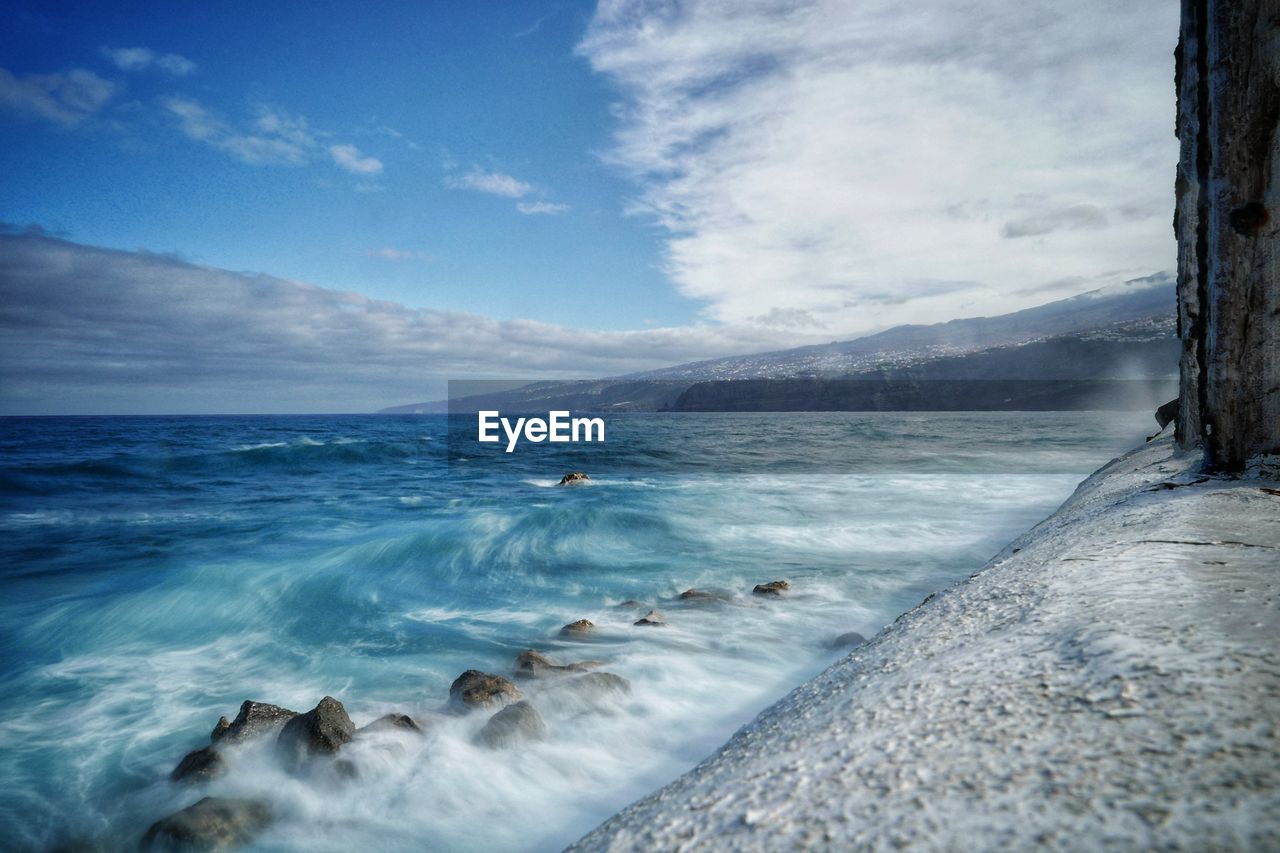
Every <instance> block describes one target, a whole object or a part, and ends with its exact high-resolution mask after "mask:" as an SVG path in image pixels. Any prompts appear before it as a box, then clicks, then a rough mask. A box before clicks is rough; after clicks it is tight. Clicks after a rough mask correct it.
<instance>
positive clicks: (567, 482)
mask: <svg viewBox="0 0 1280 853" xmlns="http://www.w3.org/2000/svg"><path fill="white" fill-rule="evenodd" d="M589 482H591V478H590V477H588V476H587V475H586V474H584V473H582V472H581V471H570V472H569V473H568V474H565V475H564V476H563V477H561V478H560V483H559V485H561V486H576V485H578V484H579V483H589Z"/></svg>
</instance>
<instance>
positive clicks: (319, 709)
mask: <svg viewBox="0 0 1280 853" xmlns="http://www.w3.org/2000/svg"><path fill="white" fill-rule="evenodd" d="M355 734H356V727H355V725H354V724H353V723H352V722H351V718H350V717H348V716H347V709H346V708H344V707H342V703H341V702H339V701H338V700H337V699H334V698H333V697H332V696H326V697H324V698H323V699H321V700H320V704H318V705H316V706H315V707H314V708H312V709H311V710H310V711H308V712H307V713H305V714H298V715H297V716H295V717H293V718H292V719H291V720H289V722H287V723H285V724H284V728H283V729H281V730H280V735H279V737H277V738H276V751H277V752H278V753H279V755H280V758H281V760H282V761H283V762H284V765H285V767H287V768H289V769H291V770H293V769H297V768H298V767H300V766H301V765H302V764H303V763H305V762H306V760H307V759H308V758H310V757H311V756H313V755H324V754H332V753H335V752H337V751H338V750H339V749H341V748H342V745H343V744H346V743H350V742H351V740H352V738H354V737H355Z"/></svg>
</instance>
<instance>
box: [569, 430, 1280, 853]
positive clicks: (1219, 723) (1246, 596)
mask: <svg viewBox="0 0 1280 853" xmlns="http://www.w3.org/2000/svg"><path fill="white" fill-rule="evenodd" d="M1199 463H1200V455H1199V454H1198V453H1193V452H1183V451H1178V450H1176V449H1175V447H1174V445H1173V443H1172V441H1171V440H1170V439H1160V440H1158V441H1155V442H1153V443H1152V444H1150V445H1148V446H1146V447H1143V448H1140V449H1138V450H1135V451H1133V452H1131V453H1130V454H1128V455H1126V456H1124V457H1121V458H1120V459H1118V460H1115V461H1114V462H1112V463H1111V464H1109V465H1107V466H1106V467H1104V468H1103V469H1101V470H1100V471H1098V472H1097V473H1096V474H1094V475H1093V476H1092V477H1090V478H1089V479H1088V480H1086V481H1085V482H1084V483H1082V484H1081V486H1080V487H1079V488H1078V489H1077V491H1076V493H1075V495H1074V496H1073V497H1072V498H1071V499H1070V500H1069V501H1068V502H1067V503H1066V504H1064V505H1063V507H1062V508H1061V509H1059V510H1058V512H1057V513H1055V514H1054V515H1053V516H1051V517H1050V518H1048V519H1046V520H1045V521H1044V522H1042V523H1041V524H1039V525H1037V526H1036V527H1035V528H1034V529H1033V530H1031V531H1030V532H1028V533H1027V534H1025V535H1024V536H1023V537H1021V538H1020V539H1018V540H1017V541H1015V542H1014V543H1012V544H1011V545H1009V546H1008V547H1007V548H1006V549H1005V550H1004V551H1003V552H1001V553H1000V554H999V555H997V556H996V557H995V558H993V559H992V560H991V561H990V562H989V563H988V564H987V566H985V567H984V568H983V569H982V570H981V571H979V572H978V573H976V574H975V575H973V576H972V577H971V578H970V579H969V580H968V581H966V582H964V583H961V584H959V585H957V586H955V587H953V588H951V589H949V590H947V591H945V592H943V593H940V594H937V595H936V596H930V597H929V598H928V599H926V600H925V602H924V603H922V604H921V605H920V606H918V607H917V608H915V609H914V610H912V611H910V612H909V613H906V614H904V615H903V616H902V617H900V618H899V619H898V620H897V621H896V622H895V623H894V624H893V625H891V626H890V627H889V628H886V629H885V630H884V631H883V632H881V634H880V635H878V636H877V637H875V638H874V639H873V640H872V641H871V642H869V643H867V644H866V645H862V646H860V647H859V648H857V649H856V650H855V651H854V652H853V653H851V654H850V655H848V656H847V657H845V658H844V659H843V660H841V661H840V662H838V663H837V664H835V665H833V666H832V667H831V668H829V669H828V670H827V671H825V672H824V673H822V674H821V675H819V676H818V677H816V678H814V679H813V680H811V681H809V682H808V683H806V684H804V685H802V686H801V687H799V688H798V689H796V690H795V691H794V692H792V693H791V694H790V695H788V696H787V697H786V698H784V699H783V700H781V701H780V702H778V703H777V704H775V705H774V706H772V707H771V708H769V709H767V710H766V711H765V712H764V713H762V714H761V715H760V716H759V717H758V718H757V719H756V720H755V721H753V722H752V723H751V724H749V725H747V726H746V727H744V728H743V729H741V730H740V731H739V732H738V733H737V734H736V735H735V736H734V737H733V738H732V739H731V740H730V741H729V742H728V743H727V744H725V745H724V746H723V747H722V748H721V749H720V750H719V751H718V752H717V753H715V754H714V755H713V756H711V757H710V758H708V759H706V760H705V761H704V762H703V763H702V764H700V765H699V766H698V767H696V768H695V769H694V770H692V771H690V772H689V773H687V774H685V775H684V776H682V777H680V778H679V779H677V780H676V781H674V782H672V783H671V784H669V785H667V786H666V787H664V788H662V789H660V790H658V791H656V792H655V793H653V794H651V795H649V796H648V797H646V798H644V799H642V800H640V801H639V802H637V803H635V804H633V805H632V806H630V807H628V808H627V809H625V810H623V811H622V812H620V813H619V814H617V815H615V816H614V817H613V818H611V819H609V820H608V821H606V822H605V823H604V824H602V825H601V826H600V827H599V828H597V829H596V830H595V831H593V832H591V833H590V834H588V835H587V836H585V837H584V838H583V839H581V840H580V841H579V842H578V843H577V844H576V845H574V846H573V847H572V848H571V849H573V850H582V851H587V850H590V851H599V850H614V851H622V850H654V849H661V850H668V849H679V850H700V849H707V850H711V849H714V850H757V849H760V850H763V849H795V848H809V847H818V848H822V849H829V848H835V849H890V848H899V847H902V846H911V847H913V848H923V849H960V848H965V847H973V846H977V847H982V848H993V847H1001V848H1007V849H1022V848H1027V847H1031V846H1036V847H1050V848H1057V849H1080V848H1082V847H1089V848H1094V847H1112V848H1121V849H1139V848H1141V849H1149V848H1155V847H1161V848H1190V849H1274V848H1276V847H1280V728H1278V727H1277V726H1276V723H1275V711H1276V709H1277V708H1278V707H1280V642H1278V641H1277V639H1276V638H1277V636H1280V574H1277V572H1276V566H1277V565H1280V470H1277V469H1276V467H1275V466H1274V465H1273V466H1272V467H1271V468H1266V467H1262V468H1257V467H1255V469H1254V470H1252V471H1251V472H1249V476H1245V477H1228V476H1209V475H1204V474H1200V473H1199Z"/></svg>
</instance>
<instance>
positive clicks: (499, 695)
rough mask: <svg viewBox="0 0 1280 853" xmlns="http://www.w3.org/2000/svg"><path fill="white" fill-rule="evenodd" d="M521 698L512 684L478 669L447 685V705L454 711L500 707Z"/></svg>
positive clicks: (520, 694) (463, 674)
mask: <svg viewBox="0 0 1280 853" xmlns="http://www.w3.org/2000/svg"><path fill="white" fill-rule="evenodd" d="M523 698H524V694H523V693H522V692H520V688H519V687H516V686H515V684H513V683H512V682H510V681H508V680H507V679H505V678H503V677H502V676H501V675H494V674H493V673H489V672H481V671H480V670H478V669H469V670H467V671H466V672H464V673H462V675H459V676H458V677H457V678H456V679H454V682H453V684H451V685H449V704H450V705H451V706H453V708H454V710H456V711H471V710H473V709H475V708H490V707H493V706H494V705H497V706H502V705H507V704H510V703H512V702H518V701H520V700H521V699H523Z"/></svg>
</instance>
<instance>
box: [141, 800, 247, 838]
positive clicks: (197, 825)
mask: <svg viewBox="0 0 1280 853" xmlns="http://www.w3.org/2000/svg"><path fill="white" fill-rule="evenodd" d="M270 823H271V806H270V805H268V804H267V803H265V802H263V801H261V800H238V799H227V798H223V797H205V798H204V799H203V800H200V802H198V803H195V804H194V805H190V806H187V807H186V808H185V809H183V810H182V811H180V812H175V813H174V814H171V815H169V816H168V817H165V818H161V819H160V820H158V821H156V822H155V823H153V824H152V825H151V828H150V829H148V830H147V832H146V834H145V835H143V836H142V843H141V847H142V849H143V850H225V849H228V848H235V847H243V846H244V845H246V844H249V843H250V842H252V841H253V839H254V838H255V837H256V836H257V835H258V833H260V832H261V831H262V830H264V829H266V827H267V826H268V825H269V824H270Z"/></svg>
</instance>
